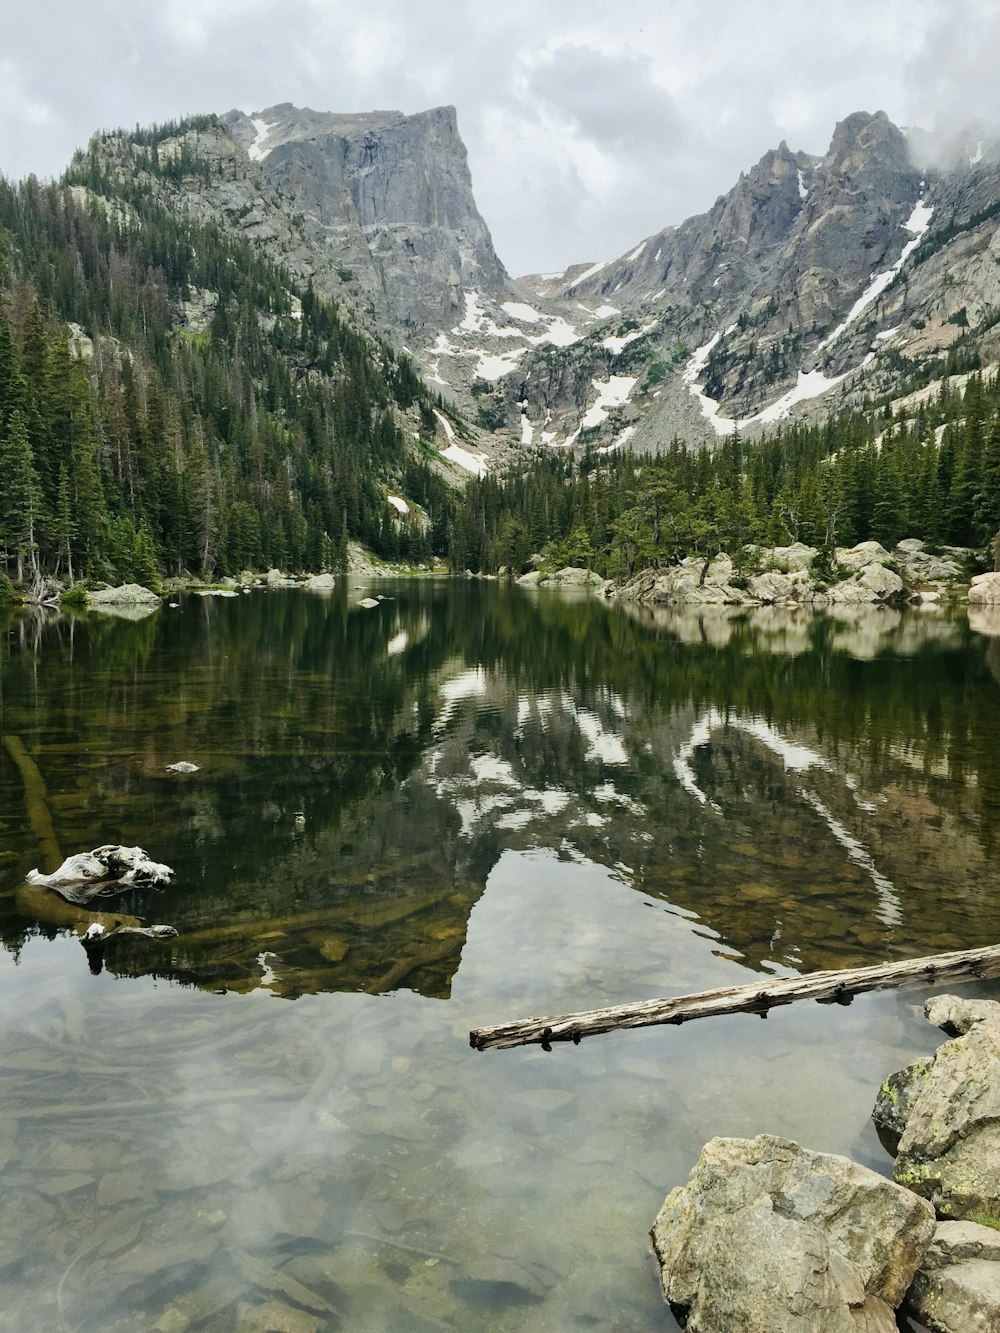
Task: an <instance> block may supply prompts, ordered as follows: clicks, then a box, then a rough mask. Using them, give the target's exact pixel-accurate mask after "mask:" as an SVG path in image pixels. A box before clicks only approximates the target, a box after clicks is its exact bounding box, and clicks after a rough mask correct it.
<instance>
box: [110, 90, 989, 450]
mask: <svg viewBox="0 0 1000 1333" xmlns="http://www.w3.org/2000/svg"><path fill="white" fill-rule="evenodd" d="M970 135H974V136H975V137H974V138H972V141H971V142H972V144H973V145H974V147H970V143H969V136H970ZM156 151H157V159H156V160H153V159H152V157H151V155H150V153H149V151H148V149H147V148H146V147H144V145H143V143H142V135H141V134H140V135H139V136H137V135H136V134H134V133H126V132H121V133H118V134H111V135H102V136H99V137H98V138H96V139H95V140H93V141H92V143H91V147H90V160H91V161H94V162H96V163H97V164H98V165H99V169H100V174H101V179H102V181H103V182H104V183H105V184H104V186H102V188H105V189H110V190H111V192H112V193H115V192H117V191H120V190H121V189H122V188H123V186H124V183H125V182H126V181H127V182H129V183H130V187H131V188H135V187H137V186H138V187H140V188H142V189H144V190H147V191H151V192H153V193H154V195H155V196H156V198H157V199H158V200H159V202H160V203H161V204H162V205H163V206H164V207H166V208H167V209H169V210H171V211H173V212H174V213H175V214H177V215H180V216H185V217H194V218H197V219H199V220H201V221H204V222H213V223H214V224H216V225H218V226H220V227H221V228H223V230H224V231H225V232H226V233H227V234H232V235H235V236H238V237H240V238H242V239H245V240H249V241H251V242H252V243H253V244H255V245H256V246H258V247H260V248H262V249H263V250H264V252H265V253H266V255H267V256H268V258H269V259H270V260H271V261H272V262H274V263H277V264H281V265H282V266H284V267H286V268H287V269H288V270H289V271H290V273H291V274H292V275H293V276H294V277H295V278H297V279H298V280H299V281H301V282H311V283H312V284H313V285H314V286H315V288H316V290H317V291H318V292H319V293H321V294H322V295H323V296H325V297H328V298H332V299H335V300H336V301H337V302H338V303H340V304H341V305H342V307H343V308H344V309H345V310H348V311H350V312H351V313H352V315H353V317H354V318H355V319H356V320H357V321H358V323H359V327H363V328H366V329H369V330H371V331H373V332H374V333H375V334H376V335H377V336H379V337H382V338H385V339H387V340H388V341H389V342H390V343H392V344H393V345H394V346H395V347H396V348H397V350H405V351H406V352H407V353H408V354H410V355H411V356H412V357H413V358H414V360H415V362H416V364H417V366H418V368H419V369H420V371H421V372H422V374H423V377H424V380H425V383H427V385H428V387H429V388H430V389H431V391H432V392H433V393H435V394H440V395H442V397H443V399H444V400H445V401H446V402H448V403H450V404H451V405H452V406H454V407H455V408H456V409H457V410H458V411H459V412H460V413H462V414H464V415H465V416H466V417H467V418H468V419H470V421H472V422H474V423H475V427H476V432H477V433H478V441H477V448H476V449H475V450H474V451H473V452H472V454H471V455H469V456H468V457H466V458H465V466H466V467H467V468H468V469H469V470H471V471H479V470H481V468H482V466H484V465H485V464H484V460H486V459H489V460H492V461H495V462H499V461H501V460H503V459H504V458H509V457H511V456H514V455H517V454H519V453H521V452H522V451H523V450H525V449H527V450H528V451H529V453H534V452H535V451H537V450H538V449H539V448H545V447H547V446H556V445H558V446H579V445H582V444H587V443H592V444H595V445H598V446H600V447H602V448H609V447H615V446H616V445H618V444H621V443H624V442H625V441H626V440H627V441H629V442H630V443H631V444H633V445H634V446H637V447H644V446H647V447H652V448H654V449H659V448H664V447H666V446H667V445H669V443H670V441H671V440H672V439H673V438H675V437H676V436H680V437H681V438H683V439H685V440H687V441H688V442H690V443H697V442H700V441H708V442H711V441H713V440H715V439H716V438H718V437H720V436H723V435H725V434H727V433H730V432H731V431H732V430H733V429H735V428H736V426H737V425H738V427H739V429H740V430H741V431H742V432H744V433H746V432H750V433H754V432H759V431H762V430H764V429H767V428H769V427H773V426H774V425H775V424H776V423H778V422H780V421H782V420H784V419H786V418H788V417H801V416H805V417H809V416H813V417H815V416H816V415H817V414H818V415H826V414H828V413H829V412H830V411H832V410H835V409H839V408H840V407H842V406H844V405H851V406H859V405H863V404H864V403H865V402H867V401H874V400H876V399H881V398H884V397H886V396H887V395H890V396H891V395H892V394H893V393H894V392H897V391H899V390H900V388H901V387H902V386H903V385H907V386H909V387H912V384H913V382H916V381H920V380H926V379H928V378H936V377H938V376H939V375H940V374H941V373H943V371H944V370H945V369H946V368H947V367H948V366H949V364H950V365H951V366H952V368H958V369H969V368H971V367H972V366H973V365H974V364H975V363H976V361H977V359H982V358H985V359H986V360H993V359H995V358H996V354H997V349H998V347H1000V335H998V334H997V333H996V328H995V321H996V319H997V318H998V314H1000V277H998V270H997V265H996V263H995V259H996V256H997V253H998V250H997V247H996V246H994V245H993V239H994V234H995V231H996V227H995V221H996V219H997V217H998V216H1000V166H998V161H1000V152H998V144H997V141H996V139H995V137H994V138H992V139H991V138H990V137H989V134H988V133H987V132H986V130H985V129H983V128H982V127H976V128H974V129H972V130H970V131H969V132H968V133H967V134H966V136H965V138H964V139H962V138H961V137H955V136H951V137H950V138H949V137H947V136H940V135H937V136H933V135H926V134H922V133H921V132H919V131H909V132H905V131H903V130H901V129H899V128H898V127H897V126H895V125H893V124H892V122H891V121H890V120H889V118H888V117H887V116H886V115H885V113H884V112H875V113H874V114H869V113H867V112H856V113H854V114H853V115H850V116H848V117H847V118H846V119H844V120H843V121H841V122H840V123H839V124H838V125H837V126H836V128H835V130H834V133H833V136H832V139H831V142H830V147H829V149H828V151H827V152H826V153H825V154H824V155H823V156H814V155H810V154H808V153H804V152H794V151H792V150H791V149H790V148H789V147H788V145H787V144H786V143H785V142H782V143H781V144H779V146H778V147H777V148H775V149H771V150H769V151H768V152H766V153H765V154H764V155H763V157H762V158H761V159H760V161H759V162H758V163H757V164H756V165H755V166H753V167H752V168H750V169H749V170H748V171H746V172H745V173H743V174H742V175H741V176H740V179H739V180H738V181H737V182H736V184H735V185H734V186H733V188H732V189H731V190H730V191H729V192H728V193H727V194H725V195H722V196H720V198H719V199H717V200H716V202H715V203H714V204H713V206H712V207H711V208H710V209H709V210H708V211H707V212H706V213H703V214H700V215H698V216H696V217H692V218H689V219H688V220H687V221H685V222H683V223H681V224H680V225H679V226H672V227H666V228H664V229H663V230H662V231H660V232H658V233H657V234H655V235H654V236H650V237H646V238H645V239H643V240H640V241H639V242H638V243H637V244H636V245H634V246H633V247H632V248H630V249H629V251H627V252H626V254H624V255H623V256H621V257H620V258H618V259H615V260H610V261H607V262H601V263H593V264H574V265H572V266H571V267H570V268H568V269H567V270H566V271H565V272H564V273H562V274H542V275H532V276H529V277H526V278H522V279H520V280H519V281H518V282H512V280H511V279H510V278H509V276H508V275H507V273H506V270H505V269H504V267H503V265H502V263H501V262H500V260H499V258H498V257H497V255H496V252H495V250H494V247H493V243H492V240H491V238H490V234H489V230H488V228H487V226H486V223H485V222H484V221H483V219H482V217H481V216H480V214H479V211H478V209H477V207H476V204H475V199H474V195H473V190H472V182H471V177H470V175H469V170H468V164H467V159H466V152H465V148H464V145H463V144H462V140H461V138H460V136H459V133H458V128H457V122H456V116H455V112H454V110H453V108H450V107H439V108H436V109H434V110H430V111H426V112H423V113H421V114H419V115H414V116H404V115H402V114H401V113H399V112H395V111H375V112H371V113H367V114H360V115H340V114H334V113H320V112H315V111H311V110H308V109H305V110H303V109H298V108H296V107H294V106H291V105H290V104H288V103H283V104H281V105H278V106H274V107H270V108H268V109H266V110H265V111H262V112H260V113H256V114H254V115H251V116H248V115H245V114H244V113H243V112H240V111H231V112H228V113H227V114H226V115H224V116H222V117H220V118H214V117H208V118H202V119H201V120H199V121H198V122H195V123H193V124H190V125H189V126H187V127H186V128H184V129H182V130H181V132H179V133H176V134H173V135H170V136H166V137H163V138H161V141H160V142H159V144H158V146H157V150H156ZM998 244H1000V243H998ZM441 442H442V443H449V442H447V441H444V440H443V439H442V441H441Z"/></svg>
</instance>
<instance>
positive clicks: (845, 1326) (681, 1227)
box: [652, 1134, 934, 1333]
mask: <svg viewBox="0 0 1000 1333" xmlns="http://www.w3.org/2000/svg"><path fill="white" fill-rule="evenodd" d="M933 1233H934V1216H933V1212H932V1210H931V1208H930V1207H929V1206H928V1205H927V1204H926V1203H925V1202H923V1200H921V1199H919V1198H917V1196H916V1195H914V1194H912V1193H910V1192H909V1191H908V1190H904V1189H900V1188H899V1187H898V1186H896V1185H893V1184H892V1183H891V1182H890V1181H887V1180H885V1179H884V1178H883V1177H882V1176H879V1175H876V1173H875V1172H874V1171H869V1170H868V1169H867V1168H866V1167H863V1166H858V1165H857V1163H855V1162H851V1161H849V1160H848V1159H847V1158H846V1157H837V1156H833V1155H831V1154H827V1153H818V1152H812V1151H810V1150H809V1149H807V1148H802V1147H800V1146H799V1145H798V1144H796V1143H792V1142H790V1141H788V1140H787V1139H779V1138H773V1137H771V1136H770V1135H766V1134H762V1135H760V1136H759V1137H758V1138H756V1139H752V1140H749V1139H712V1140H711V1142H709V1143H707V1144H706V1145H705V1147H704V1148H703V1149H702V1153H701V1157H700V1158H699V1159H698V1162H697V1164H696V1165H695V1168H694V1170H693V1171H692V1172H691V1175H690V1178H689V1179H688V1183H687V1184H686V1185H684V1186H681V1187H680V1188H678V1189H675V1190H673V1191H672V1192H671V1193H670V1194H668V1195H667V1198H666V1200H665V1202H664V1204H663V1207H662V1209H661V1210H660V1213H659V1216H658V1217H657V1219H656V1222H655V1224H654V1226H653V1230H652V1237H653V1246H654V1248H655V1250H656V1254H657V1258H658V1259H659V1262H660V1280H661V1285H662V1287H663V1294H664V1296H665V1297H666V1299H667V1301H668V1302H669V1303H670V1306H671V1309H672V1310H673V1312H674V1314H675V1316H676V1317H677V1318H678V1319H679V1321H680V1322H681V1324H682V1326H683V1327H684V1328H686V1329H688V1330H689V1331H690V1333H730V1331H731V1330H737V1329H738V1330H740V1333H786V1331H787V1333H860V1330H864V1331H865V1333H895V1330H896V1321H895V1316H894V1314H893V1310H894V1309H895V1307H896V1306H897V1305H898V1304H899V1303H900V1301H901V1300H902V1298H903V1294H904V1293H905V1291H906V1289H907V1287H908V1286H909V1285H910V1282H911V1281H912V1278H913V1275H914V1273H915V1272H916V1271H917V1268H918V1267H919V1265H920V1263H921V1260H922V1259H923V1256H924V1253H925V1251H926V1249H927V1246H928V1244H929V1243H930V1240H931V1237H932V1235H933Z"/></svg>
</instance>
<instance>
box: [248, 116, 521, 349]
mask: <svg viewBox="0 0 1000 1333" xmlns="http://www.w3.org/2000/svg"><path fill="white" fill-rule="evenodd" d="M222 122H223V124H224V125H225V126H226V127H227V128H228V130H229V132H230V133H231V135H232V137H233V139H234V140H235V141H236V142H237V143H238V144H239V145H240V147H241V148H242V149H243V150H244V151H245V152H246V154H247V156H248V157H249V158H250V160H251V161H252V162H255V163H256V164H258V167H259V170H260V171H261V172H262V173H263V177H264V179H265V181H266V183H267V185H269V186H270V187H272V188H273V189H274V190H276V191H278V192H279V193H280V197H281V198H282V200H283V201H284V203H283V206H282V211H283V213H284V215H285V217H287V216H289V215H293V214H295V215H298V216H299V217H301V219H302V223H301V226H302V232H303V236H304V240H305V242H306V244H307V246H308V249H309V250H310V252H311V255H310V257H311V258H312V260H313V263H314V265H315V267H316V270H317V277H320V278H322V277H325V276H326V274H330V277H331V281H332V282H333V283H334V286H333V287H332V288H331V290H336V271H337V269H338V268H341V269H344V268H345V267H346V269H348V270H350V271H351V273H352V274H353V279H348V283H349V284H350V282H351V281H353V282H354V283H355V284H361V285H363V286H364V287H365V289H366V294H370V295H371V297H372V299H373V300H375V301H376V302H378V303H379V304H381V303H382V302H385V301H387V302H388V306H389V313H390V314H391V315H392V316H394V317H395V319H396V320H397V321H398V322H399V324H400V325H402V326H403V327H404V328H413V327H415V326H416V327H420V326H423V325H431V326H436V327H444V326H445V325H450V324H453V323H455V319H456V316H458V315H460V314H461V311H462V288H463V287H465V288H473V289H475V290H476V291H479V292H482V293H487V294H499V293H501V292H504V293H506V292H507V289H508V286H509V280H508V278H507V274H506V272H505V270H504V267H503V265H502V264H501V263H500V260H499V259H498V258H497V256H496V253H495V251H494V249H493V242H492V240H491V238H490V233H489V230H488V228H487V226H486V223H485V222H484V221H483V219H482V217H481V216H480V214H479V210H478V209H477V208H476V203H475V200H474V198H473V194H472V179H471V177H470V174H469V166H468V161H467V158H466V152H465V145H464V144H463V142H462V139H461V137H460V135H459V133H458V123H457V118H456V114H455V108H454V107H450V106H442V107H435V108H434V109H433V110H430V111H422V112H419V113H418V114H417V115H412V116H405V115H403V114H402V113H401V112H399V111H373V112H365V113H362V114H357V115H350V114H340V113H336V112H317V111H311V110H309V109H308V108H300V107H294V106H292V105H291V104H290V103H288V102H284V103H281V104H280V105H278V106H272V107H268V108H267V109H266V110H264V111H261V112H259V113H258V114H257V115H256V116H255V117H253V118H250V117H248V116H246V115H244V114H243V113H242V112H240V111H230V112H229V113H228V114H227V115H225V116H223V117H222ZM261 129H264V131H265V132H264V134H263V135H262V134H261V133H260V130H261ZM244 160H245V159H244ZM248 198H251V199H253V198H254V196H252V195H251V196H248ZM255 202H257V203H258V206H259V208H260V210H261V221H263V220H264V219H265V217H267V218H269V214H268V212H267V203H268V201H267V200H266V199H265V198H261V197H260V196H258V197H257V198H256V200H255ZM250 221H251V219H250V218H244V219H242V225H243V227H244V228H247V227H249V225H250ZM283 221H284V218H278V219H274V222H273V225H275V226H278V227H280V225H281V223H282V222H283ZM256 233H257V234H256V237H255V239H257V240H259V241H260V240H264V239H266V238H264V237H263V236H262V235H261V229H260V227H259V226H258V227H257V228H256ZM276 239H279V238H276Z"/></svg>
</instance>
